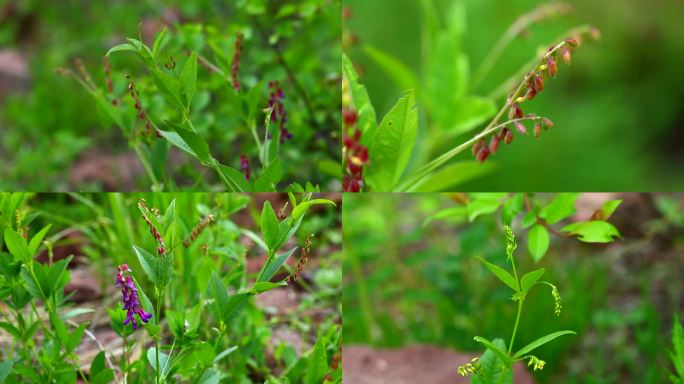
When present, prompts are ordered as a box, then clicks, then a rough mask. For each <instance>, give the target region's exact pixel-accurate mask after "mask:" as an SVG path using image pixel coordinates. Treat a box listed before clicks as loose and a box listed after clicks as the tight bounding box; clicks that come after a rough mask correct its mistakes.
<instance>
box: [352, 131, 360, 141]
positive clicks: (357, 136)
mask: <svg viewBox="0 0 684 384" xmlns="http://www.w3.org/2000/svg"><path fill="white" fill-rule="evenodd" d="M353 138H354V141H356V142H358V141H359V140H361V131H359V130H358V129H357V130H356V131H354V136H353Z"/></svg>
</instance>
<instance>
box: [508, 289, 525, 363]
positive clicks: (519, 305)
mask: <svg viewBox="0 0 684 384" xmlns="http://www.w3.org/2000/svg"><path fill="white" fill-rule="evenodd" d="M522 306H523V301H522V299H518V315H517V316H516V317H515V325H514V326H513V334H512V335H511V343H510V344H509V345H508V354H509V355H510V354H511V352H513V342H514V341H515V334H516V332H518V323H520V314H521V313H522Z"/></svg>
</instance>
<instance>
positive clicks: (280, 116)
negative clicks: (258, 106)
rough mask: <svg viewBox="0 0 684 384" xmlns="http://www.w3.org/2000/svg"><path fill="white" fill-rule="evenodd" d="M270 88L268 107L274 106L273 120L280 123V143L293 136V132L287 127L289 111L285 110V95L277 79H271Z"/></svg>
mask: <svg viewBox="0 0 684 384" xmlns="http://www.w3.org/2000/svg"><path fill="white" fill-rule="evenodd" d="M268 88H269V89H270V90H271V93H270V95H269V98H268V107H269V108H273V112H271V121H275V122H276V123H278V127H279V128H280V144H282V143H284V142H285V140H289V139H291V138H292V133H290V131H288V130H287V128H286V127H285V123H287V111H285V106H284V105H283V99H284V98H285V95H284V94H283V89H282V88H280V84H279V83H278V82H277V81H269V83H268Z"/></svg>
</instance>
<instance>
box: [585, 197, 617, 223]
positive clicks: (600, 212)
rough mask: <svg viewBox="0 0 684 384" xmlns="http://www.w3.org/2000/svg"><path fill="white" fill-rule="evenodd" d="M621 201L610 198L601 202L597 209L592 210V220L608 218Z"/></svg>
mask: <svg viewBox="0 0 684 384" xmlns="http://www.w3.org/2000/svg"><path fill="white" fill-rule="evenodd" d="M621 203H622V200H610V201H606V202H605V203H603V205H602V206H601V208H599V209H597V210H596V212H594V216H593V217H592V219H594V220H608V219H609V218H610V216H612V215H613V212H615V210H616V209H617V207H618V206H619V205H620V204H621Z"/></svg>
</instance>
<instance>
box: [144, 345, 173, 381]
mask: <svg viewBox="0 0 684 384" xmlns="http://www.w3.org/2000/svg"><path fill="white" fill-rule="evenodd" d="M156 352H157V350H156V349H155V348H154V347H150V349H148V350H147V361H148V362H149V363H150V365H151V366H152V369H154V371H155V372H160V373H161V376H162V377H164V376H166V373H167V372H168V370H169V369H171V365H170V364H169V355H167V354H166V353H164V352H162V351H159V368H157V353H156Z"/></svg>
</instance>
